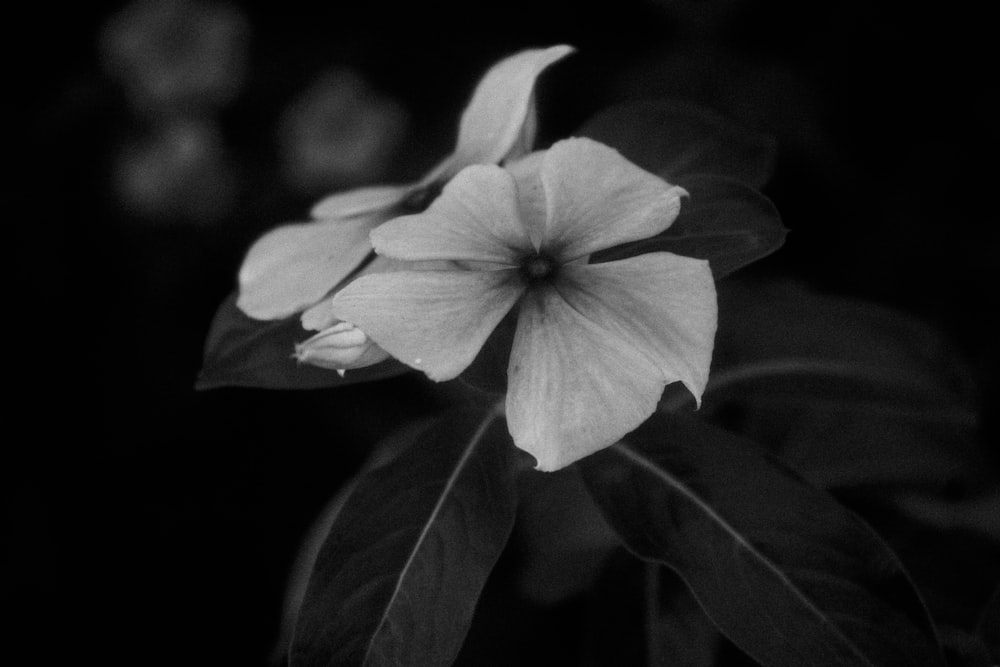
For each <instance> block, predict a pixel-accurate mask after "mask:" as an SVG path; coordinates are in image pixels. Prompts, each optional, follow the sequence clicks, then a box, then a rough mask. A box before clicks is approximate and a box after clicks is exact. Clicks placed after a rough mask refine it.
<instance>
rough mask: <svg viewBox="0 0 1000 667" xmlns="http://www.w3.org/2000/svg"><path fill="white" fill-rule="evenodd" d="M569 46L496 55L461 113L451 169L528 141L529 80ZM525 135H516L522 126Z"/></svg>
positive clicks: (499, 155) (489, 160) (489, 159)
mask: <svg viewBox="0 0 1000 667" xmlns="http://www.w3.org/2000/svg"><path fill="white" fill-rule="evenodd" d="M573 51H574V49H573V47H571V46H565V45H561V46H553V47H549V48H547V49H529V50H527V51H521V52H520V53H516V54H514V55H513V56H510V57H509V58H505V59H504V60H501V61H500V62H498V63H497V64H495V65H494V66H493V67H491V68H490V70H489V71H488V72H486V74H485V75H484V76H483V78H482V79H481V80H480V82H479V85H478V86H476V90H475V92H474V93H473V94H472V99H471V100H470V101H469V105H468V106H467V107H466V108H465V111H464V112H463V113H462V120H461V122H460V123H459V127H458V142H457V145H456V146H455V151H454V155H453V163H452V164H453V165H454V168H455V170H456V171H457V170H458V169H461V168H462V167H464V166H467V165H470V164H495V163H497V162H500V161H501V160H503V159H505V158H507V157H512V155H511V153H512V149H516V148H520V149H521V150H524V149H523V146H525V145H527V146H531V145H532V144H533V143H534V122H533V118H532V114H533V113H534V90H535V80H536V79H537V78H538V76H539V75H540V74H541V73H542V72H543V71H544V70H545V68H547V67H548V66H549V65H551V64H552V63H554V62H556V61H558V60H561V59H562V58H565V57H566V56H567V55H569V54H570V53H572V52H573ZM526 129H527V130H528V132H529V133H530V134H531V136H530V137H529V136H522V134H523V132H524V131H525V130H526Z"/></svg>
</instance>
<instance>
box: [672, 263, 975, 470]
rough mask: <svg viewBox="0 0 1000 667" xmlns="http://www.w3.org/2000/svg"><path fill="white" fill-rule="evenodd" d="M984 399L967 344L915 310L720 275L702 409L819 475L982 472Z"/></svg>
mask: <svg viewBox="0 0 1000 667" xmlns="http://www.w3.org/2000/svg"><path fill="white" fill-rule="evenodd" d="M675 398H676V399H677V400H675ZM976 402H977V401H976V398H975V392H974V389H973V382H972V379H971V372H970V371H969V369H968V368H967V366H966V365H965V364H964V362H963V359H962V357H961V355H960V354H958V352H957V351H956V350H955V349H954V347H953V346H951V345H950V344H948V341H947V340H946V339H945V338H944V337H943V336H942V335H941V334H940V333H939V332H938V331H936V330H934V329H933V328H932V327H930V326H929V325H927V324H925V323H923V322H921V321H919V320H917V319H915V318H913V317H910V316H907V315H905V314H903V313H899V312H896V311H893V310H889V309H887V308H884V307H882V306H878V305H876V304H872V303H867V302H863V301H859V300H854V299H846V298H840V297H833V296H828V295H821V294H817V293H815V292H812V291H810V290H808V289H806V288H804V287H803V286H801V285H799V284H795V283H775V282H749V283H744V282H742V281H739V280H737V281H730V282H727V283H725V284H722V285H720V288H719V331H718V334H717V336H716V348H715V354H714V358H713V369H712V376H711V378H710V379H709V384H708V389H707V391H706V393H705V398H704V403H703V412H704V415H705V416H707V417H708V418H711V419H719V420H721V421H723V422H724V423H726V425H727V426H729V427H730V428H731V429H733V430H738V431H740V432H741V433H744V434H746V435H749V436H750V437H751V438H752V439H755V440H757V441H759V442H761V443H765V444H766V445H767V446H768V447H769V448H770V449H772V451H774V452H776V453H779V454H780V455H781V456H782V458H784V459H785V460H787V461H788V462H789V463H791V464H792V465H793V466H794V467H795V468H796V469H797V470H798V471H799V472H801V473H803V474H804V475H805V476H806V477H807V478H808V479H809V480H810V481H812V482H814V483H816V484H819V485H821V486H824V487H827V488H845V487H856V486H871V485H875V484H879V485H887V484H892V485H903V486H907V487H912V486H915V485H916V486H922V487H924V488H928V489H943V488H945V487H946V486H949V485H950V486H954V485H955V484H956V483H959V482H960V483H961V484H962V485H963V486H969V487H973V486H976V485H977V484H981V483H982V482H983V480H985V478H986V477H987V476H988V471H990V470H991V466H990V465H989V464H988V462H987V461H986V458H985V452H984V450H983V448H982V447H981V446H980V444H979V443H978V442H977V431H978V427H979V423H978V416H977V412H976V410H975V404H976ZM687 403H690V399H689V398H688V397H686V396H684V395H682V394H678V395H677V396H676V397H674V396H672V395H668V397H667V398H666V399H665V401H664V405H665V409H670V408H671V407H672V406H673V405H680V404H687Z"/></svg>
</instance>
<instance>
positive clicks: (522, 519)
mask: <svg viewBox="0 0 1000 667" xmlns="http://www.w3.org/2000/svg"><path fill="white" fill-rule="evenodd" d="M519 495H520V503H519V507H518V520H517V529H516V530H515V532H514V541H515V544H517V545H518V546H519V547H520V551H521V552H522V554H521V565H520V568H519V570H518V575H519V576H518V579H519V583H520V588H521V591H522V592H523V594H524V595H525V597H527V598H528V599H529V600H531V601H533V602H536V603H540V604H554V603H557V602H561V601H563V600H565V599H567V598H569V597H571V596H573V595H577V594H580V593H583V592H584V591H585V590H587V589H588V588H590V586H591V584H593V583H594V581H595V580H596V579H597V576H598V575H599V574H600V571H601V569H602V568H603V567H604V562H605V560H607V558H608V557H609V556H610V555H611V552H612V551H614V550H615V549H616V548H620V542H619V540H618V537H617V535H615V533H614V531H612V530H611V528H610V527H609V526H608V524H607V522H606V521H605V520H604V517H603V516H601V513H600V512H599V511H598V510H597V508H596V507H595V506H594V501H593V500H591V498H590V495H589V494H588V493H587V490H586V489H585V488H584V486H583V482H582V480H581V479H580V475H579V471H578V470H577V469H576V467H575V466H570V467H568V468H563V469H562V470H559V471H557V472H552V473H541V472H536V471H526V472H525V473H524V474H523V475H522V477H521V486H520V494H519Z"/></svg>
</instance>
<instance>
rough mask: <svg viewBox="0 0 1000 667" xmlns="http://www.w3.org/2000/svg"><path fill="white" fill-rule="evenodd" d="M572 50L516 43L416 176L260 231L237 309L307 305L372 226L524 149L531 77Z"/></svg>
mask: <svg viewBox="0 0 1000 667" xmlns="http://www.w3.org/2000/svg"><path fill="white" fill-rule="evenodd" d="M571 52H572V48H571V47H569V46H554V47H551V48H548V49H535V50H528V51H522V52H521V53H518V54H515V55H513V56H511V57H509V58H506V59H505V60H502V61H500V62H499V63H497V64H496V65H494V66H493V67H492V68H491V69H490V70H489V71H488V72H487V73H486V75H485V76H484V77H483V79H482V80H481V81H480V82H479V85H478V86H477V87H476V90H475V92H474V93H473V96H472V99H471V101H470V102H469V105H468V106H467V107H466V108H465V111H464V113H463V114H462V118H461V121H460V123H459V130H458V140H457V142H456V146H455V150H454V151H453V152H452V154H451V155H449V156H448V157H446V158H445V159H444V160H443V161H442V162H441V163H440V164H439V165H438V166H437V167H435V168H434V169H432V170H431V171H430V173H428V174H427V176H425V177H424V178H423V179H422V180H420V181H419V182H417V183H412V184H408V185H390V186H378V187H367V188H361V189H358V190H352V191H349V192H345V193H340V194H335V195H332V196H330V197H327V198H326V199H324V200H323V201H321V202H320V203H319V204H318V205H317V206H316V207H315V208H314V209H313V215H314V216H315V217H319V218H322V219H321V220H318V221H316V222H312V223H304V224H297V225H288V226H285V227H280V228H278V229H275V230H273V231H271V232H270V233H268V234H266V235H265V236H264V237H263V238H261V239H259V240H258V241H257V242H256V243H255V244H254V246H253V247H252V248H250V251H249V252H248V253H247V256H246V259H245V260H244V261H243V266H242V267H241V268H240V272H239V284H240V295H239V299H238V301H237V305H238V306H239V307H240V309H241V310H243V312H245V313H246V314H247V315H249V316H250V317H254V318H257V319H262V320H269V319H277V318H281V317H287V316H289V315H292V314H294V313H296V312H299V311H302V310H303V309H306V308H309V307H311V306H313V305H314V304H316V303H317V302H319V301H320V300H321V299H322V298H323V297H324V296H326V295H327V294H328V293H329V292H330V291H331V290H332V289H334V288H335V287H336V286H337V285H339V284H340V283H341V282H342V281H343V280H344V279H345V278H346V277H347V276H348V275H350V274H351V273H352V272H353V271H354V270H355V269H356V268H357V267H358V266H359V265H360V264H361V262H362V261H363V260H364V259H365V258H366V257H367V256H368V255H369V254H370V253H371V245H370V243H369V241H368V232H370V231H371V230H372V229H374V228H376V227H377V226H378V225H380V224H381V223H383V222H385V220H387V219H389V218H391V217H394V216H395V215H402V214H404V213H413V212H416V211H419V210H423V209H424V208H426V206H427V204H429V203H430V201H431V200H432V199H433V198H434V197H435V196H436V195H437V193H438V192H439V191H440V188H441V186H442V185H443V184H444V183H445V182H447V181H448V179H450V178H451V177H452V176H453V175H454V174H456V173H457V172H458V171H460V170H461V169H462V168H463V167H466V166H468V165H472V164H495V163H499V162H502V161H504V160H507V159H511V158H514V157H517V156H520V155H523V154H525V153H526V152H527V151H528V150H530V146H531V145H532V144H533V143H534V139H535V130H536V120H535V106H534V89H535V81H536V79H537V78H538V76H539V75H540V74H541V73H542V71H543V70H545V68H547V67H548V66H549V65H551V64H552V63H554V62H556V61H557V60H559V59H561V58H563V57H565V56H566V55H568V54H569V53H571Z"/></svg>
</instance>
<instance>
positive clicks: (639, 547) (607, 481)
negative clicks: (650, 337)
mask: <svg viewBox="0 0 1000 667" xmlns="http://www.w3.org/2000/svg"><path fill="white" fill-rule="evenodd" d="M581 467H582V470H583V473H584V479H585V481H586V482H587V485H588V488H589V489H590V491H591V493H592V494H593V496H594V499H595V500H596V502H597V504H598V506H599V507H600V508H601V510H602V511H603V512H604V514H605V517H606V518H607V520H608V522H609V523H610V524H611V525H612V527H613V528H615V530H616V531H617V532H618V534H619V535H620V536H621V537H622V539H623V540H624V541H625V543H626V545H627V546H628V547H629V548H630V549H631V550H632V551H633V552H635V553H636V554H637V555H639V556H640V557H642V558H646V559H649V560H652V561H656V562H662V563H664V564H665V565H668V566H670V567H671V568H673V569H674V570H675V571H676V572H677V573H678V574H680V575H681V577H682V578H683V579H684V580H685V581H686V582H687V584H688V586H689V587H690V588H691V590H692V592H693V593H694V595H695V597H696V598H697V599H698V600H699V602H700V603H701V604H702V606H703V607H704V609H705V611H706V613H707V614H708V615H709V617H710V618H711V619H712V620H713V621H714V622H715V623H716V625H717V626H718V627H719V628H720V630H721V631H722V632H723V633H724V634H725V635H726V636H727V637H728V638H729V639H730V640H731V641H733V643H735V644H736V645H737V646H739V647H740V648H741V649H742V650H743V651H745V652H746V653H747V654H748V655H750V656H751V657H753V658H754V659H755V660H757V661H759V662H760V663H761V664H763V665H766V666H781V665H788V666H794V667H798V666H800V665H823V666H826V665H879V666H886V667H896V666H898V665H908V666H912V667H918V666H921V665H942V664H943V662H942V658H941V654H940V647H939V646H938V645H937V641H936V638H935V631H934V628H933V625H932V623H931V621H930V619H929V618H928V616H927V611H926V609H925V607H924V605H923V603H922V601H921V600H920V598H919V596H918V594H917V592H916V591H915V589H914V588H913V585H912V583H911V582H910V579H909V577H908V575H907V574H906V573H905V572H904V570H903V569H902V566H901V565H900V564H899V562H898V560H897V559H896V557H895V555H894V554H893V553H892V552H891V551H890V550H889V549H888V547H887V546H886V545H885V544H884V543H883V542H882V540H881V539H880V538H879V537H878V536H877V535H876V534H875V533H874V532H873V531H872V530H871V529H870V528H868V527H867V526H866V525H865V524H864V523H863V522H861V521H860V520H859V519H857V518H856V517H855V516H854V515H852V514H851V513H849V512H848V511H847V510H845V509H844V508H842V507H841V506H840V505H838V504H837V503H836V502H835V501H834V500H833V499H832V498H830V497H829V496H827V495H826V494H825V493H823V492H822V491H819V490H817V489H815V488H813V487H811V486H809V485H808V484H807V483H805V482H804V481H803V480H801V479H800V478H798V477H797V476H796V475H795V474H794V473H792V472H790V471H789V470H787V469H785V468H784V467H783V466H782V465H781V464H779V463H778V462H777V461H776V460H774V459H772V458H770V457H769V456H768V455H767V454H766V453H765V452H763V451H761V450H760V449H759V448H758V447H757V446H756V445H754V444H753V443H752V442H750V441H747V440H744V439H742V438H740V437H738V436H735V435H733V434H730V433H728V432H726V431H723V430H721V429H718V428H715V427H712V426H709V425H707V424H703V423H699V422H697V421H696V420H695V419H694V418H693V417H692V416H690V415H688V414H680V413H679V414H675V415H670V416H664V415H662V414H660V415H656V416H654V417H653V418H652V419H650V420H649V421H648V422H647V423H646V424H645V425H644V426H643V427H641V428H640V429H639V430H637V431H636V432H634V433H633V434H632V435H630V436H629V438H628V441H627V443H620V444H618V445H615V446H613V447H611V448H609V449H607V450H605V451H603V452H601V453H599V454H597V455H594V456H591V457H589V458H587V459H584V460H583V461H582V462H581Z"/></svg>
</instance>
